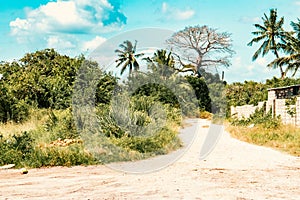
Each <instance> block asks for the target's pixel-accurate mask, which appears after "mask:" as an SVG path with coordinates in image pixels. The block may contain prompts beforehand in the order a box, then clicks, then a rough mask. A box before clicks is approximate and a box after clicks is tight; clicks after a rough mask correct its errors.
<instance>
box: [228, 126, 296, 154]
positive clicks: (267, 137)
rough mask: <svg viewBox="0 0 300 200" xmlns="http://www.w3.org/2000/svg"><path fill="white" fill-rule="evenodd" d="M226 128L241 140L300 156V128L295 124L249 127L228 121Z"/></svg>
mask: <svg viewBox="0 0 300 200" xmlns="http://www.w3.org/2000/svg"><path fill="white" fill-rule="evenodd" d="M226 130H227V131H228V132H229V133H230V134H231V135H232V136H233V137H235V138H237V139H239V140H242V141H245V142H249V143H253V144H257V145H261V146H267V147H272V148H275V149H277V150H280V151H283V152H287V153H289V154H291V155H294V156H300V128H297V127H295V126H292V125H280V126H279V127H278V128H276V129H267V128H265V127H263V126H262V125H257V126H254V127H252V128H249V127H247V126H232V125H230V124H229V123H226Z"/></svg>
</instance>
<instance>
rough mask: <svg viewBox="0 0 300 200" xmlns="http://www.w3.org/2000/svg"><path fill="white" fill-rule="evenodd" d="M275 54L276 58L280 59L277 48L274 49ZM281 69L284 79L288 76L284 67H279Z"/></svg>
mask: <svg viewBox="0 0 300 200" xmlns="http://www.w3.org/2000/svg"><path fill="white" fill-rule="evenodd" d="M274 54H275V56H276V58H279V54H278V52H277V49H276V48H275V49H274ZM279 69H280V74H281V79H284V78H285V75H286V72H284V71H283V68H282V66H279Z"/></svg>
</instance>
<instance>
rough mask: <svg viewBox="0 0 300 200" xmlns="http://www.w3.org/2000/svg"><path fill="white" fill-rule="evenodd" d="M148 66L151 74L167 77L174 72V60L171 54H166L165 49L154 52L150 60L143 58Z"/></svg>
mask: <svg viewBox="0 0 300 200" xmlns="http://www.w3.org/2000/svg"><path fill="white" fill-rule="evenodd" d="M144 60H146V61H147V62H148V63H149V64H148V68H149V69H151V70H152V71H153V72H154V71H155V72H158V73H160V74H161V75H162V76H165V77H169V76H171V75H172V74H173V73H174V72H175V70H176V69H175V60H174V57H173V56H172V52H169V53H168V54H167V51H166V50H165V49H160V50H156V52H154V54H153V57H152V58H149V57H147V58H145V59H144Z"/></svg>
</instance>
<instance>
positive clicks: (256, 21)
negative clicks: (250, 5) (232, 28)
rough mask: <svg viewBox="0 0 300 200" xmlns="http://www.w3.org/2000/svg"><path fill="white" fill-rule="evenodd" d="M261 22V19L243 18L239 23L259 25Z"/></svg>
mask: <svg viewBox="0 0 300 200" xmlns="http://www.w3.org/2000/svg"><path fill="white" fill-rule="evenodd" d="M259 21H260V18H259V17H249V16H243V17H241V18H239V22H242V23H246V24H249V23H259Z"/></svg>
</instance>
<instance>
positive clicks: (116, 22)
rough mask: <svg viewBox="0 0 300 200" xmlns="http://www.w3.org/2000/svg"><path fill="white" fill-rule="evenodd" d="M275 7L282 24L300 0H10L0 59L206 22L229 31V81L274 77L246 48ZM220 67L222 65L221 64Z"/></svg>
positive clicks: (1, 15)
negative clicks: (231, 52) (231, 53)
mask: <svg viewBox="0 0 300 200" xmlns="http://www.w3.org/2000/svg"><path fill="white" fill-rule="evenodd" d="M270 8H277V10H278V16H279V17H280V16H284V17H285V27H286V29H287V30H290V26H289V24H290V21H296V20H297V18H300V14H298V13H300V0H226V1H225V0H184V1H183V0H172V1H171V0H127V1H125V0H50V1H49V0H33V1H26V0H15V1H5V4H2V5H1V7H0V32H1V38H0V60H1V61H12V60H13V59H19V58H21V57H23V56H24V54H25V53H27V52H34V51H36V50H40V49H45V48H55V49H56V50H57V51H58V52H60V53H63V54H67V55H70V56H77V55H80V54H81V53H83V54H85V55H88V54H89V53H90V52H91V51H92V50H93V49H94V48H96V47H97V46H98V45H99V44H101V43H102V42H103V41H105V40H107V39H109V38H111V37H113V36H116V35H118V34H120V33H123V32H125V31H129V30H134V29H138V28H148V27H156V28H164V29H170V30H173V31H178V30H182V29H184V28H185V27H186V26H193V25H198V24H199V25H208V26H209V27H211V28H217V29H218V30H219V31H220V32H223V31H226V32H229V33H231V34H232V40H233V49H234V50H235V52H236V54H235V55H234V56H233V58H232V66H230V67H229V68H228V69H225V70H224V71H225V79H226V80H227V81H228V82H236V81H244V80H255V81H264V80H265V79H266V78H272V77H273V76H274V75H276V76H279V71H278V70H269V69H267V68H266V67H265V66H266V64H267V63H268V62H269V61H271V59H272V58H273V57H272V55H270V56H267V57H264V58H261V57H260V58H259V59H257V60H256V61H255V62H252V60H251V57H252V55H253V53H254V52H255V50H256V49H257V47H258V46H253V47H248V46H247V43H248V42H249V41H250V40H251V39H252V35H251V31H254V30H255V29H254V26H253V24H254V23H261V17H262V16H263V14H264V13H267V14H269V9H270ZM220 71H222V69H220Z"/></svg>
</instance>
